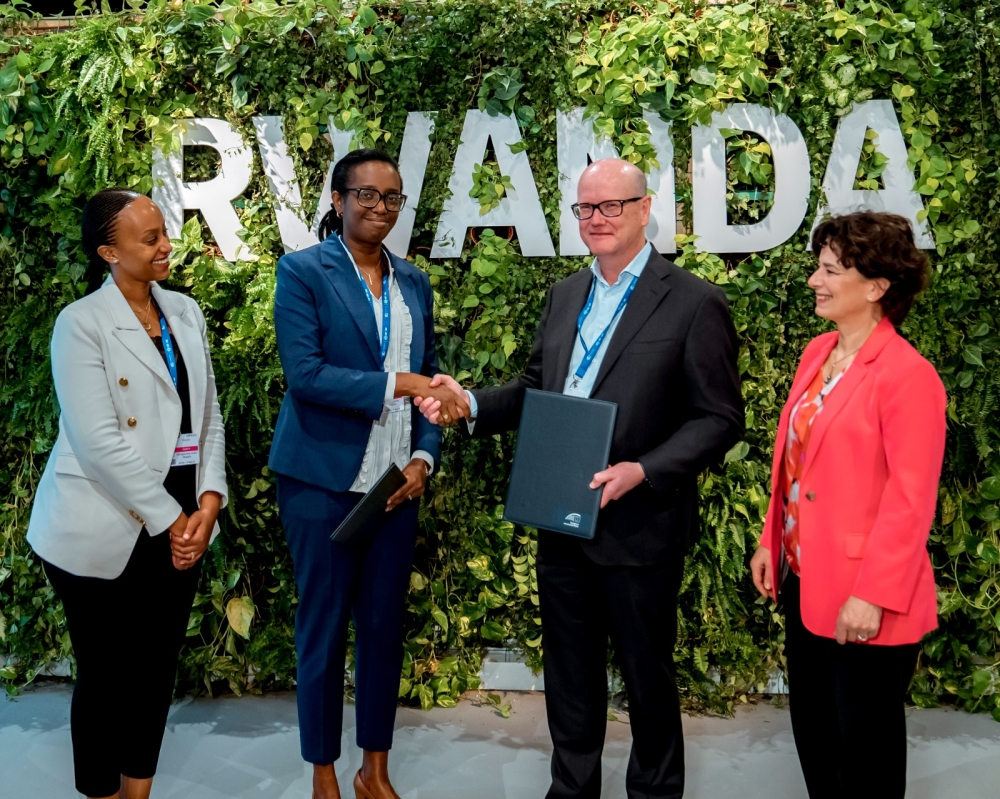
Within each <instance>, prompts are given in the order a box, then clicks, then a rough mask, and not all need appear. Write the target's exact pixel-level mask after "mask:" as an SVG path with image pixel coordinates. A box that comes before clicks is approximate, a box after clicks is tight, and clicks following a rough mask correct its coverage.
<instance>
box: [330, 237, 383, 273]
mask: <svg viewBox="0 0 1000 799" xmlns="http://www.w3.org/2000/svg"><path fill="white" fill-rule="evenodd" d="M336 236H337V241H339V242H340V246H341V247H343V248H344V252H346V253H347V257H348V258H350V259H351V265H352V266H353V267H354V272H355V274H357V276H358V280H360V281H361V282H362V283H364V282H365V278H364V275H362V274H361V270H360V269H359V268H358V262H357V261H355V260H354V253H352V252H351V248H350V247H348V246H347V244H346V243H345V242H344V237H343V236H341V235H340V234H339V233H337V234H336ZM382 254H383V255H384V256H385V260H386V263H387V264H389V282H390V283H392V282H393V280H394V279H395V277H396V272H395V270H394V269H393V268H392V258H390V257H389V251H388V250H387V249H386V248H385V245H384V244H383V245H382Z"/></svg>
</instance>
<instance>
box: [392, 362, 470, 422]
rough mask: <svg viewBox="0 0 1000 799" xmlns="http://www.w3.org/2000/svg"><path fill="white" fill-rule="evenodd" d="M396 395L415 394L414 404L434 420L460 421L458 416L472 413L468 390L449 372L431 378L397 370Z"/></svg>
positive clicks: (411, 395) (466, 416)
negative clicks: (466, 391) (398, 372)
mask: <svg viewBox="0 0 1000 799" xmlns="http://www.w3.org/2000/svg"><path fill="white" fill-rule="evenodd" d="M396 395H397V396H401V397H413V403H414V405H416V406H417V407H418V408H419V409H420V412H421V413H422V414H423V415H424V416H426V417H427V418H428V419H429V420H430V421H431V422H433V423H434V424H443V425H450V424H457V423H458V420H459V419H463V418H464V419H467V418H468V417H469V415H470V411H469V399H468V397H467V396H466V395H465V391H464V390H463V389H462V387H461V386H460V385H459V384H458V383H456V382H455V381H454V379H452V378H451V377H449V376H448V375H443V374H439V375H435V376H434V378H433V379H431V378H428V377H424V376H423V375H416V374H405V375H403V374H397V375H396ZM432 405H433V407H431V406H432Z"/></svg>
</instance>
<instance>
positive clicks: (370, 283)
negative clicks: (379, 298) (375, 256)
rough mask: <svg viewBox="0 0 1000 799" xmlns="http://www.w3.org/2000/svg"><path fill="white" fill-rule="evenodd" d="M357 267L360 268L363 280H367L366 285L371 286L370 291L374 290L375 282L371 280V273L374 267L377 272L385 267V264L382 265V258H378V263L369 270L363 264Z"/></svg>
mask: <svg viewBox="0 0 1000 799" xmlns="http://www.w3.org/2000/svg"><path fill="white" fill-rule="evenodd" d="M358 269H360V270H361V274H363V275H364V276H365V280H366V281H368V285H369V286H370V287H371V289H372V291H373V292H374V290H375V283H374V282H373V281H372V274H373V273H374V272H375V270H376V269H377V270H378V271H379V272H382V271H383V270H384V269H385V265H384V261H383V259H382V258H380V259H379V265H378V266H377V267H375V269H372V271H371V272H369V271H368V270H367V269H366V268H365V267H363V266H359V267H358Z"/></svg>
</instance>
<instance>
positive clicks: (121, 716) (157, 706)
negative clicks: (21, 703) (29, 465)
mask: <svg viewBox="0 0 1000 799" xmlns="http://www.w3.org/2000/svg"><path fill="white" fill-rule="evenodd" d="M43 563H44V566H45V574H46V576H47V577H48V578H49V582H50V583H52V587H53V588H55V590H56V594H58V596H59V599H61V600H62V603H63V609H64V611H65V613H66V624H67V626H68V627H69V636H70V639H71V641H72V643H73V652H74V654H75V655H76V687H75V688H74V690H73V703H72V707H71V710H70V729H71V733H72V738H73V768H74V771H75V773H76V789H77V790H78V791H79V792H80V793H82V794H83V795H84V796H89V797H104V796H111V795H112V794H115V793H117V792H118V789H119V785H120V782H121V776H122V775H124V776H126V777H132V778H134V779H147V778H149V777H152V776H153V775H154V774H155V773H156V763H157V761H158V760H159V757H160V744H161V743H162V741H163V729H164V727H165V725H166V722H167V711H168V710H169V709H170V701H171V699H172V698H173V693H174V680H175V678H176V675H177V656H178V653H179V652H180V647H181V644H182V643H183V641H184V635H185V631H186V629H187V622H188V617H189V616H190V614H191V603H192V602H193V600H194V593H195V589H196V588H197V587H198V576H199V573H200V571H201V568H200V564H201V561H199V562H198V565H196V566H193V567H192V568H190V569H188V570H186V571H178V570H177V569H175V568H174V566H173V563H172V562H171V560H170V539H169V537H168V535H167V534H166V533H163V534H161V535H158V536H155V537H150V536H149V534H148V533H147V532H146V531H145V530H143V531H142V532H141V533H140V534H139V540H138V541H137V542H136V544H135V549H134V550H133V551H132V556H131V557H130V558H129V562H128V565H126V566H125V571H124V572H122V573H121V575H119V576H118V577H116V578H115V579H113V580H103V579H101V578H98V577H79V576H77V575H75V574H70V573H69V572H66V571H63V570H62V569H60V568H59V567H57V566H54V565H52V564H51V563H46V562H44V561H43Z"/></svg>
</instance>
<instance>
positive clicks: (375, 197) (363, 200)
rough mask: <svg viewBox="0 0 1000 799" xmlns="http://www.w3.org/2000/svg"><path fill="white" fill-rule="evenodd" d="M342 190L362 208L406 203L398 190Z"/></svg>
mask: <svg viewBox="0 0 1000 799" xmlns="http://www.w3.org/2000/svg"><path fill="white" fill-rule="evenodd" d="M344 191H345V192H349V191H356V192H357V193H358V205H360V206H361V207H362V208H377V207H378V204H379V203H380V202H384V203H385V210H386V211H389V212H391V213H396V212H398V211H402V210H403V206H404V205H406V195H405V194H400V193H399V192H398V191H390V192H389V193H388V194H383V193H382V192H380V191H379V190H378V189H344ZM366 195H367V196H366ZM393 206H396V207H395V208H394V207H393ZM619 213H621V211H619Z"/></svg>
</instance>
